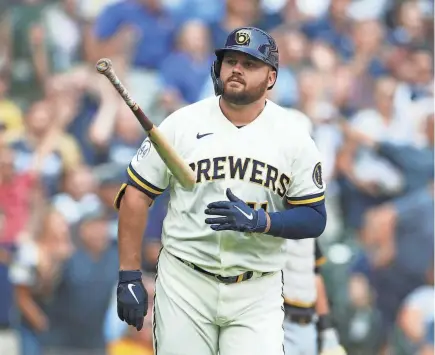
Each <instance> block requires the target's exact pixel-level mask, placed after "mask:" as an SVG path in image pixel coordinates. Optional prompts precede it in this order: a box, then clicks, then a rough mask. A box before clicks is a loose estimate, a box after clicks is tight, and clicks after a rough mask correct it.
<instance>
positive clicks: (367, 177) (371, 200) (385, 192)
mask: <svg viewBox="0 0 435 355" xmlns="http://www.w3.org/2000/svg"><path fill="white" fill-rule="evenodd" d="M396 88H397V82H396V81H395V80H394V79H393V78H391V77H386V78H381V79H378V81H377V83H376V91H375V99H376V105H375V107H374V108H372V109H366V110H362V111H359V112H358V113H357V114H356V115H355V116H353V117H352V119H351V126H352V127H353V128H354V129H355V130H359V131H361V132H365V133H366V134H368V135H370V136H371V137H372V138H373V139H375V140H377V141H381V140H383V141H390V142H394V143H410V144H413V143H414V141H413V138H415V135H413V134H412V133H413V132H412V130H411V129H410V123H409V121H408V120H407V119H404V118H403V117H401V116H398V115H397V112H396V110H395V108H394V101H393V98H394V93H395V91H396ZM338 166H339V169H340V173H341V174H342V175H343V176H344V182H343V184H342V188H343V196H344V197H345V198H346V199H345V200H344V209H345V210H346V221H347V225H348V227H349V228H353V229H359V228H360V226H361V216H362V215H363V213H364V211H365V210H366V209H367V208H370V207H372V206H375V205H377V204H379V203H381V202H383V201H386V200H387V199H389V198H391V197H392V196H396V195H398V194H400V193H402V191H403V176H402V175H401V173H400V172H399V171H398V169H397V168H396V167H395V166H393V164H391V163H390V162H389V161H388V160H386V159H385V158H383V157H381V156H379V155H378V154H377V153H376V152H375V151H373V149H370V148H367V147H363V146H359V145H358V144H356V143H355V142H354V141H352V140H350V139H349V138H348V139H346V141H345V142H344V144H343V146H342V149H341V152H340V155H339V157H338Z"/></svg>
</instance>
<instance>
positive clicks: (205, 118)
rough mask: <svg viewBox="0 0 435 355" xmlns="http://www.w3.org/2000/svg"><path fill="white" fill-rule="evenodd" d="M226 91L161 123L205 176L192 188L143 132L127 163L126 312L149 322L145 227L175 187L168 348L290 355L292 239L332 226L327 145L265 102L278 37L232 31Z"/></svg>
mask: <svg viewBox="0 0 435 355" xmlns="http://www.w3.org/2000/svg"><path fill="white" fill-rule="evenodd" d="M215 54H216V60H215V62H214V63H213V65H212V70H211V76H212V80H213V83H214V89H215V93H216V96H213V97H210V98H207V99H205V100H202V101H199V102H197V103H194V104H192V105H189V106H186V107H184V108H181V109H179V110H178V111H175V112H174V113H172V114H171V115H170V116H168V117H167V118H166V119H165V120H164V121H163V122H162V123H161V125H160V126H159V127H160V129H161V131H162V133H163V134H165V136H166V137H167V138H168V140H169V142H170V143H171V144H172V145H173V146H174V148H175V149H176V150H177V151H178V152H179V153H180V155H181V156H182V157H183V159H184V160H185V161H187V162H188V163H189V164H190V167H191V168H192V170H193V171H194V172H195V174H196V185H195V187H194V189H193V191H192V190H187V189H184V188H183V187H182V186H181V185H180V184H179V183H178V182H177V181H176V180H175V179H174V178H173V176H172V175H171V173H170V171H169V170H168V168H167V167H166V166H165V164H164V162H163V161H162V159H161V158H160V157H159V155H158V153H157V152H156V151H155V149H154V148H153V147H152V145H151V144H149V141H147V140H145V142H144V143H143V145H142V147H141V148H140V149H139V150H138V153H137V154H136V156H134V157H133V159H132V160H131V163H130V165H129V166H128V169H127V172H128V181H127V182H126V183H125V184H123V185H122V187H121V189H120V192H119V194H118V196H117V197H116V200H115V204H116V206H117V207H118V208H119V231H118V237H119V259H120V272H119V283H118V289H117V304H118V315H119V317H120V319H121V320H123V321H125V322H127V323H128V324H130V325H132V326H134V327H136V328H137V329H141V327H142V324H143V319H144V316H145V315H146V309H147V306H146V303H147V294H146V292H145V289H144V287H143V284H142V282H141V273H140V271H139V268H140V265H141V260H140V259H141V258H140V255H141V252H140V251H141V239H142V238H141V236H142V233H143V230H144V228H145V224H146V221H147V213H148V208H149V206H150V205H151V204H152V202H153V199H154V198H155V197H156V196H158V195H160V194H161V193H162V192H163V191H164V190H165V189H169V192H170V201H169V206H168V212H167V215H166V218H165V220H164V222H163V231H162V244H163V248H162V250H161V253H160V256H159V261H158V266H157V267H158V271H157V278H156V287H155V299H154V310H153V336H154V351H155V353H156V354H158V355H174V354H177V355H183V354H189V355H216V354H218V353H219V354H220V355H241V354H249V355H255V354H258V355H264V354H267V355H278V354H279V355H282V354H283V353H284V349H283V342H284V330H283V327H282V326H283V321H284V308H283V297H282V273H281V270H282V268H283V266H284V263H285V261H286V258H287V254H286V247H285V244H286V239H285V238H289V239H305V238H316V237H317V236H319V235H320V234H321V233H322V232H323V230H324V228H325V224H326V211H325V207H324V198H325V197H324V185H323V182H322V175H321V162H320V157H319V155H320V154H319V152H318V150H317V148H316V146H315V144H314V142H313V140H312V139H311V138H310V136H309V134H308V132H307V130H306V129H305V128H302V127H301V128H299V127H300V125H298V126H294V125H292V123H291V122H293V120H291V119H288V118H289V116H291V115H302V113H299V112H298V111H292V112H290V113H289V112H288V111H287V110H284V109H283V108H281V107H279V106H278V105H276V104H274V103H273V102H271V101H269V100H267V99H266V96H267V90H269V89H271V88H272V87H273V85H274V84H275V81H276V78H277V75H278V48H277V46H276V43H275V41H274V39H273V38H272V37H271V36H270V35H269V34H267V33H266V32H263V31H261V30H259V29H257V28H253V27H245V28H239V29H236V30H234V31H233V32H232V33H231V34H230V35H229V36H228V38H227V40H226V43H225V47H223V48H220V49H217V50H216V51H215Z"/></svg>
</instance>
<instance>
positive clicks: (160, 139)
mask: <svg viewBox="0 0 435 355" xmlns="http://www.w3.org/2000/svg"><path fill="white" fill-rule="evenodd" d="M96 67H97V71H98V72H99V73H100V74H103V75H104V76H105V77H106V78H107V79H109V81H110V82H111V83H112V85H113V86H114V87H115V89H116V90H117V91H118V92H119V94H120V95H121V97H122V98H123V99H124V101H125V103H126V104H127V105H128V107H130V109H131V110H132V111H133V113H134V115H135V116H136V118H137V120H138V121H139V123H140V125H141V126H142V127H143V129H144V130H145V131H146V132H147V133H148V137H149V138H150V141H151V143H152V144H153V146H154V147H155V149H156V151H157V152H158V153H159V155H160V157H161V158H162V160H163V161H164V162H165V164H166V166H167V167H168V168H169V170H170V171H171V172H172V174H173V175H174V177H175V178H176V179H177V180H178V181H179V182H180V184H181V185H182V186H183V187H184V188H186V189H192V188H193V187H194V185H195V180H196V178H195V174H194V173H193V171H192V169H191V168H190V167H189V165H188V164H187V163H186V162H185V161H184V160H183V159H182V158H181V157H180V155H179V154H178V153H177V152H176V151H175V149H174V148H173V147H172V146H171V144H170V143H169V142H168V140H167V139H166V137H165V136H164V135H163V134H162V132H161V131H160V130H159V129H158V127H156V126H155V125H154V124H153V123H152V122H151V120H150V119H149V118H148V117H147V116H146V115H145V113H144V112H143V111H142V110H141V108H140V107H139V105H138V104H137V103H136V102H135V101H134V100H133V99H132V97H131V96H130V94H129V92H128V91H127V89H126V88H125V86H124V85H123V84H122V83H121V81H120V80H119V78H118V77H117V75H116V73H115V70H114V69H113V67H112V61H111V60H110V59H107V58H102V59H100V60H99V61H98V62H97V65H96Z"/></svg>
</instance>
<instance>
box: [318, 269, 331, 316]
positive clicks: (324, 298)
mask: <svg viewBox="0 0 435 355" xmlns="http://www.w3.org/2000/svg"><path fill="white" fill-rule="evenodd" d="M316 292H317V300H316V313H317V315H319V316H323V315H326V314H329V304H328V295H327V293H326V288H325V283H324V282H323V277H322V276H321V275H319V274H316Z"/></svg>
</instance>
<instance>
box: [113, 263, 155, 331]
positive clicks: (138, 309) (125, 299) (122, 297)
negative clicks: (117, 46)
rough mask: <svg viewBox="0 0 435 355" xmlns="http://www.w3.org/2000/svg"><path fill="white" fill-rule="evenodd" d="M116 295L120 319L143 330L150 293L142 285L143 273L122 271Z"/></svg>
mask: <svg viewBox="0 0 435 355" xmlns="http://www.w3.org/2000/svg"><path fill="white" fill-rule="evenodd" d="M116 294H117V306H118V317H119V319H121V320H122V321H124V322H126V323H127V324H128V325H131V326H133V327H135V328H136V329H137V330H138V331H139V330H141V329H142V327H143V320H144V317H145V316H146V315H147V311H148V293H147V291H146V290H145V287H144V286H143V283H142V273H141V272H140V271H139V270H135V271H120V272H119V282H118V289H117V291H116Z"/></svg>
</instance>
